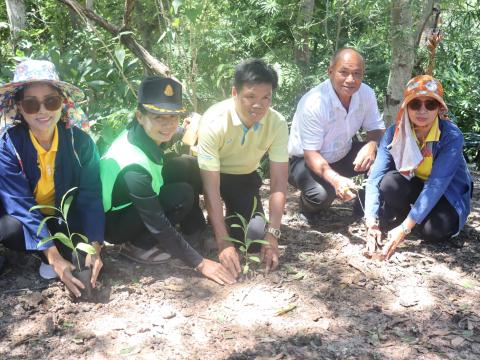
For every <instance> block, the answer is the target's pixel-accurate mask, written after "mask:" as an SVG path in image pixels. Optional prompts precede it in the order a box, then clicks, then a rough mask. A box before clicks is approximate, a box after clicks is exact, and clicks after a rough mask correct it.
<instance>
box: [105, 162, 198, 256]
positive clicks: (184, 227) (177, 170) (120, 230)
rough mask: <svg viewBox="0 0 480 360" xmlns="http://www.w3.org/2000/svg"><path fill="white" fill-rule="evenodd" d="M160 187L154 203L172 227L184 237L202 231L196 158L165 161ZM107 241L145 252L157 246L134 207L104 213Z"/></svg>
mask: <svg viewBox="0 0 480 360" xmlns="http://www.w3.org/2000/svg"><path fill="white" fill-rule="evenodd" d="M162 177H163V182H164V183H163V185H162V187H161V188H160V193H159V195H158V200H159V202H160V205H161V206H162V207H163V211H164V213H165V216H166V217H167V219H168V221H169V222H170V224H171V225H172V226H176V225H179V227H180V230H181V231H182V233H183V234H185V235H190V234H193V233H194V232H196V231H199V230H203V229H204V228H205V217H204V216H203V212H202V210H201V209H200V205H199V192H200V191H201V189H202V182H201V178H200V171H199V169H198V165H197V162H196V159H195V158H193V157H191V156H181V157H173V158H167V159H165V163H164V166H163V170H162ZM106 238H107V241H109V242H112V243H115V244H122V243H126V242H131V243H132V244H134V245H135V246H138V247H140V248H143V249H149V248H151V247H153V246H154V245H156V244H157V241H156V240H155V239H154V238H153V237H152V236H151V235H150V231H149V230H148V229H147V228H146V226H145V224H144V222H143V220H142V219H141V217H140V215H139V214H138V211H137V209H136V208H135V207H134V206H129V207H127V208H125V209H122V210H118V211H114V212H109V213H107V214H106Z"/></svg>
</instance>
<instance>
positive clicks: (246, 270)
mask: <svg viewBox="0 0 480 360" xmlns="http://www.w3.org/2000/svg"><path fill="white" fill-rule="evenodd" d="M248 270H250V267H249V266H248V264H245V266H244V267H243V274H244V275H246V274H247V273H248Z"/></svg>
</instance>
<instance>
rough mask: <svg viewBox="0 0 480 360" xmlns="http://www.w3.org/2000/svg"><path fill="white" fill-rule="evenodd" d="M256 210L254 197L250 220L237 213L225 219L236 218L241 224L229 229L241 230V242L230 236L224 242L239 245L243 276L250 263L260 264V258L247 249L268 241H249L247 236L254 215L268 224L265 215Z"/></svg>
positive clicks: (233, 225) (246, 272) (266, 243)
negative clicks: (242, 262)
mask: <svg viewBox="0 0 480 360" xmlns="http://www.w3.org/2000/svg"><path fill="white" fill-rule="evenodd" d="M256 208H257V198H255V197H254V198H253V209H252V213H251V215H250V219H248V221H247V220H246V219H245V217H243V216H242V215H241V214H239V213H235V215H231V216H228V217H227V219H228V218H235V217H236V218H238V219H239V220H240V222H241V224H232V225H230V227H231V228H240V229H242V231H243V241H241V240H238V239H235V238H233V237H231V236H227V237H226V238H225V240H228V241H230V242H232V243H235V244H239V248H238V250H239V251H240V253H241V254H242V256H243V260H244V264H243V267H242V268H243V270H242V273H243V275H246V274H248V272H249V271H250V264H251V262H256V263H260V258H259V257H258V256H254V255H250V254H249V249H250V247H251V246H252V244H261V245H268V241H266V240H260V239H258V240H252V239H249V238H248V236H247V235H248V223H249V222H250V220H251V219H253V218H254V217H255V216H256V215H260V216H261V217H263V219H264V220H265V223H268V221H267V219H266V218H265V215H263V214H262V213H260V212H258V211H255V209H256Z"/></svg>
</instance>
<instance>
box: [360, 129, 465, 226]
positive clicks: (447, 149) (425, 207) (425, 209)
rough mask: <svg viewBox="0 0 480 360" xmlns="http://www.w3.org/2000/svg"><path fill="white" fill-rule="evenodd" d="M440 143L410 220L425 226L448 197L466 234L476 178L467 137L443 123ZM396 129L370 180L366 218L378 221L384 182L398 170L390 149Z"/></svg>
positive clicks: (381, 147)
mask: <svg viewBox="0 0 480 360" xmlns="http://www.w3.org/2000/svg"><path fill="white" fill-rule="evenodd" d="M439 127H440V131H441V134H440V140H439V141H438V142H434V143H433V149H432V152H433V166H432V172H431V174H430V176H429V178H428V179H427V180H426V181H425V185H424V187H423V190H422V192H421V193H420V195H419V196H418V198H417V201H415V204H413V206H412V209H411V210H410V213H409V214H408V216H409V217H410V218H412V219H413V220H415V221H416V222H417V223H421V222H423V220H424V219H425V217H426V216H427V215H428V214H429V213H430V211H431V210H432V209H433V207H434V206H435V205H436V204H437V202H438V201H439V200H440V198H441V197H442V195H445V197H446V198H447V200H448V202H449V203H450V204H451V205H452V206H453V207H454V208H455V210H456V211H457V213H458V218H459V224H458V231H460V230H462V228H463V226H464V225H465V222H466V221H467V217H468V214H469V213H470V198H471V193H472V178H471V176H470V173H469V171H468V168H467V164H466V162H465V158H464V157H463V142H464V139H463V134H462V132H461V131H460V129H459V128H458V127H457V126H456V125H455V124H453V123H452V122H450V121H448V120H440V121H439ZM394 132H395V125H393V126H391V127H389V128H388V129H387V131H386V133H385V135H384V136H383V138H382V140H381V142H380V145H379V147H378V153H377V158H376V159H375V162H374V164H373V167H372V171H371V174H370V177H369V178H368V182H367V187H366V198H365V216H366V217H374V218H378V210H379V208H380V191H379V187H380V182H381V180H382V178H383V176H384V175H385V174H386V173H387V172H388V171H391V170H395V162H394V161H393V158H392V155H391V154H390V151H389V150H388V148H387V146H388V145H389V144H390V143H391V142H392V139H393V134H394Z"/></svg>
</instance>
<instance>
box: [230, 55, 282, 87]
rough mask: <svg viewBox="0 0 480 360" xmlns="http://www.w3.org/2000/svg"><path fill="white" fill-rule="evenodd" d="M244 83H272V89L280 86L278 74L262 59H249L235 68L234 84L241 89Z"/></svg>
mask: <svg viewBox="0 0 480 360" xmlns="http://www.w3.org/2000/svg"><path fill="white" fill-rule="evenodd" d="M244 84H271V85H272V90H275V89H276V88H277V86H278V75H277V72H276V71H275V70H274V68H273V67H272V66H270V65H268V64H267V63H266V62H265V61H263V60H262V59H248V60H245V61H242V62H241V63H240V64H238V65H237V66H236V68H235V78H234V81H233V86H235V88H236V89H237V91H240V90H241V89H242V87H243V85H244Z"/></svg>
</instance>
